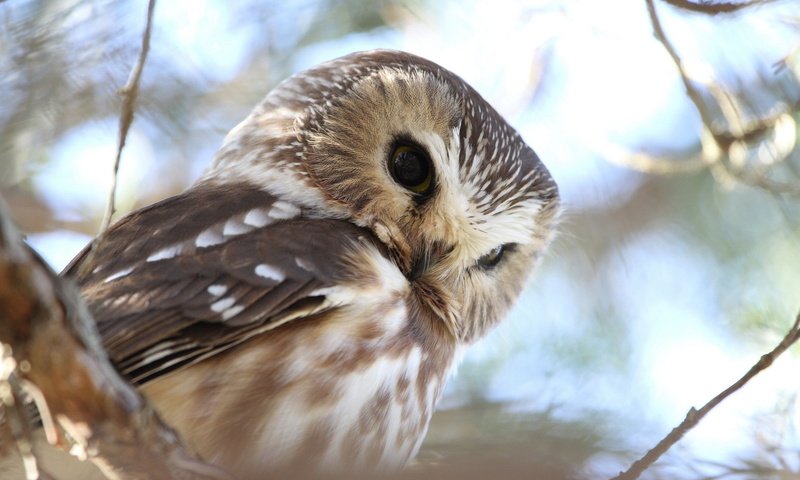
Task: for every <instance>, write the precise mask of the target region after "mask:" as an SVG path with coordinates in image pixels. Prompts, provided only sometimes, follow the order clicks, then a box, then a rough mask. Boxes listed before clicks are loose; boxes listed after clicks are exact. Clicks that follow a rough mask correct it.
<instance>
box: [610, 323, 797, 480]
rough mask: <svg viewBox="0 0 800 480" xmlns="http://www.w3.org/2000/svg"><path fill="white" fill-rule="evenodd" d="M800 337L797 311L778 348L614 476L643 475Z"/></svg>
mask: <svg viewBox="0 0 800 480" xmlns="http://www.w3.org/2000/svg"><path fill="white" fill-rule="evenodd" d="M798 339H800V314H798V315H797V318H795V321H794V324H793V325H792V327H791V328H790V329H789V331H788V332H787V333H786V335H785V336H784V337H783V340H781V342H780V343H779V344H778V345H777V346H776V347H775V348H773V349H772V351H770V352H769V353H766V354H764V355H762V356H761V358H760V359H759V360H758V362H756V364H755V365H753V366H752V367H751V368H750V370H748V371H747V373H746V374H744V376H742V378H740V379H739V380H737V381H736V382H735V383H734V384H733V385H731V386H730V387H728V388H726V389H725V390H723V391H722V392H720V393H719V394H718V395H717V396H716V397H714V398H712V399H711V400H709V401H708V403H706V404H705V405H703V407H702V408H701V409H700V410H696V409H695V408H694V407H692V408H691V409H689V412H688V413H687V414H686V418H684V419H683V421H682V422H681V423H680V425H678V426H677V427H675V428H673V429H672V431H671V432H669V434H667V436H666V437H664V438H663V439H662V440H661V441H660V442H658V444H657V445H656V446H655V447H653V448H652V449H650V451H648V452H647V453H646V454H645V455H644V456H643V457H642V458H640V459H639V460H637V461H636V462H634V463H633V465H631V467H630V468H629V469H628V470H626V471H624V472H621V473H620V474H619V475H617V476H616V477H614V478H613V479H612V480H634V479H636V478H639V475H641V474H642V473H643V472H644V471H645V470H646V469H647V468H649V467H650V465H652V464H653V463H655V462H656V461H657V460H658V459H659V458H661V456H662V455H664V454H665V453H666V452H667V451H668V450H669V449H670V448H671V447H672V446H673V445H675V444H676V443H677V442H678V440H680V439H681V437H683V436H684V435H685V434H686V433H687V432H688V431H689V430H691V429H692V428H694V427H695V426H696V425H697V424H698V423H699V422H700V420H702V419H703V417H705V416H706V414H708V412H710V411H711V410H712V409H714V408H715V407H716V406H717V405H719V404H720V403H721V402H722V401H723V400H725V399H726V398H728V396H730V395H731V394H732V393H734V392H736V391H737V390H739V389H740V388H742V387H743V386H744V385H745V384H746V383H747V382H749V381H750V380H751V379H752V378H753V377H755V376H756V375H758V374H759V373H761V372H762V371H764V370H766V369H767V368H769V367H770V366H771V365H772V363H773V362H774V361H775V359H776V358H778V357H779V356H780V355H781V354H782V353H783V352H785V351H786V350H787V349H788V348H789V347H790V346H792V344H794V343H795V342H797V340H798Z"/></svg>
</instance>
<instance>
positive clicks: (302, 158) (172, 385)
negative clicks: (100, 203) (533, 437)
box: [66, 51, 558, 472]
mask: <svg viewBox="0 0 800 480" xmlns="http://www.w3.org/2000/svg"><path fill="white" fill-rule="evenodd" d="M557 209H558V191H557V188H556V185H555V183H554V182H553V181H552V179H551V177H550V175H549V174H548V172H547V170H546V168H545V167H544V166H543V165H542V163H541V162H540V161H539V159H538V158H537V157H536V155H535V153H534V152H533V150H531V149H530V148H529V147H528V146H527V145H526V144H525V143H524V142H523V140H522V139H521V138H520V136H519V135H518V134H517V133H516V132H515V131H514V130H513V129H512V128H511V127H510V126H509V125H508V124H507V123H506V122H505V121H504V120H503V119H502V118H501V117H500V115H499V114H497V112H495V111H494V110H493V109H492V108H491V106H489V105H488V104H487V103H486V102H485V101H484V100H483V99H482V98H481V97H480V96H479V95H478V94H477V93H476V92H475V91H474V90H473V89H472V88H470V87H469V86H468V85H467V84H466V83H464V82H463V81H462V80H461V79H460V78H458V77H457V76H455V75H454V74H452V73H450V72H448V71H446V70H444V69H442V68H441V67H439V66H437V65H435V64H433V63H431V62H429V61H427V60H424V59H421V58H419V57H415V56H413V55H409V54H406V53H402V52H393V51H374V52H364V53H357V54H353V55H349V56H347V57H343V58H340V59H337V60H334V61H332V62H329V63H327V64H323V65H321V66H319V67H316V68H314V69H312V70H309V71H307V72H303V73H300V74H298V75H295V76H293V77H291V78H289V79H288V80H286V81H285V82H284V83H282V84H281V85H279V86H278V87H277V88H276V89H275V90H273V92H271V93H270V94H269V95H268V96H267V98H266V99H265V100H264V102H263V103H262V104H261V105H259V106H257V107H256V109H255V110H254V111H253V113H252V114H251V115H250V116H249V117H248V118H247V119H245V120H244V121H243V122H242V123H241V124H240V125H239V126H237V127H236V128H235V129H234V130H233V131H231V133H230V134H229V135H228V137H227V138H226V140H225V142H224V144H223V146H222V148H221V149H220V151H219V152H218V154H217V156H216V158H215V161H214V163H213V165H212V167H211V168H210V169H209V170H208V172H207V173H206V174H205V175H204V176H203V178H201V179H200V180H199V181H198V182H197V183H196V184H195V185H194V186H192V187H190V188H189V189H188V190H186V191H185V192H184V193H182V194H180V195H178V196H175V197H172V198H169V199H167V200H164V201H162V202H160V203H157V204H155V205H152V206H150V207H147V208H145V209H142V210H140V211H138V212H134V213H132V214H131V215H129V216H128V217H126V218H124V219H123V220H121V221H120V222H118V223H117V224H116V225H114V226H113V227H112V228H111V229H110V230H109V231H108V232H107V233H106V234H104V235H103V236H102V237H101V238H100V239H99V240H98V241H97V242H96V243H97V245H95V247H94V248H87V250H85V251H84V252H83V253H82V254H81V255H79V256H78V258H76V260H75V261H74V262H73V263H72V265H70V267H68V269H67V271H66V275H68V276H71V277H74V278H75V279H76V280H77V281H78V283H79V285H80V286H81V289H82V292H83V294H84V296H85V297H86V299H87V301H88V303H89V307H90V309H91V311H92V312H93V314H94V315H95V318H96V319H97V322H98V326H99V330H100V332H101V335H102V337H103V342H104V345H105V347H106V349H107V351H108V353H109V355H110V357H111V359H112V360H113V361H114V363H115V365H116V366H117V368H118V369H119V370H120V371H121V372H122V373H123V374H125V375H126V376H127V377H128V378H129V379H131V381H133V382H135V383H137V384H140V385H141V388H142V390H143V391H144V393H145V394H146V395H147V396H148V397H149V398H150V399H151V401H152V402H153V403H154V405H155V407H156V408H157V409H158V410H159V411H160V412H161V413H162V415H164V417H165V418H166V419H167V421H169V422H170V423H171V424H172V425H173V426H175V427H176V428H177V429H178V430H179V431H180V432H181V433H182V434H183V435H184V436H185V437H186V438H187V440H188V441H189V443H190V444H191V445H192V446H193V447H195V448H196V449H198V450H199V451H200V452H201V453H202V454H203V456H204V457H205V458H206V459H207V460H209V461H212V462H216V463H219V464H221V465H223V466H226V467H228V468H230V469H232V470H235V471H240V472H259V471H263V470H264V469H276V468H303V469H320V468H334V469H358V468H377V469H391V468H397V467H400V466H402V465H403V464H405V463H406V462H407V461H408V460H409V459H410V458H412V457H413V455H414V454H415V453H416V451H417V449H418V448H419V445H420V443H421V441H422V439H423V437H424V434H425V431H426V428H427V425H428V421H429V420H430V416H431V414H432V412H433V409H434V407H435V404H436V401H437V400H438V398H439V396H440V394H441V391H442V388H443V386H444V382H445V379H446V377H447V375H448V374H449V373H450V372H451V370H452V369H453V367H454V364H455V363H456V361H457V357H458V354H459V352H460V351H461V350H462V349H463V347H465V346H467V345H469V344H470V343H472V342H473V341H475V340H477V339H478V338H480V337H481V336H483V335H484V334H485V333H486V332H487V331H488V329H490V328H491V327H492V326H494V325H496V324H497V322H499V321H500V320H501V318H502V316H503V314H504V313H505V311H506V310H507V309H508V308H509V306H510V305H511V304H512V302H513V301H514V299H515V298H516V297H517V295H518V294H519V292H520V290H521V289H522V286H523V284H524V281H525V279H526V278H527V276H528V274H529V272H530V271H531V269H532V266H533V264H534V262H535V260H536V258H537V257H538V256H539V254H540V253H541V251H542V250H543V249H544V247H545V246H546V244H547V242H548V241H549V238H550V234H551V231H552V227H553V224H554V221H555V218H556V216H557Z"/></svg>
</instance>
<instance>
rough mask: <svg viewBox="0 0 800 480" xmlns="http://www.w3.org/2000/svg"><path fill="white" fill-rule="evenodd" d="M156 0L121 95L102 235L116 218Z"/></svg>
mask: <svg viewBox="0 0 800 480" xmlns="http://www.w3.org/2000/svg"><path fill="white" fill-rule="evenodd" d="M155 6H156V0H150V1H149V2H148V4H147V23H146V24H145V27H144V33H142V47H141V49H140V50H139V58H138V60H137V61H136V64H135V65H134V66H133V70H131V74H130V76H129V77H128V82H127V83H126V84H125V86H124V87H122V89H120V91H119V94H120V95H121V96H122V97H123V98H122V111H121V112H120V115H119V139H118V142H119V143H118V145H117V156H116V158H115V159H114V173H113V176H112V177H111V191H110V192H109V194H108V205H107V206H106V213H105V215H104V216H103V223H102V224H101V226H100V233H103V232H105V231H106V229H108V227H109V225H111V217H113V216H114V211H115V209H116V198H115V197H116V194H117V177H118V176H119V164H120V160H121V159H122V149H123V148H125V141H126V140H127V138H128V130H130V128H131V124H132V123H133V114H134V112H135V110H136V99H137V98H138V96H139V82H140V80H141V78H142V70H144V63H145V62H146V61H147V54H148V52H149V51H150V32H151V30H152V26H153V11H154V10H155Z"/></svg>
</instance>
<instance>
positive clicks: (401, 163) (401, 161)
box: [394, 151, 429, 187]
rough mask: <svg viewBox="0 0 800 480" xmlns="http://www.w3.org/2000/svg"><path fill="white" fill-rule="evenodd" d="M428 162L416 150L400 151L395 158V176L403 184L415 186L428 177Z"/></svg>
mask: <svg viewBox="0 0 800 480" xmlns="http://www.w3.org/2000/svg"><path fill="white" fill-rule="evenodd" d="M428 169H429V166H428V162H426V161H425V159H424V158H423V157H422V155H420V154H419V153H417V152H415V151H407V152H400V153H399V154H397V156H396V157H395V159H394V176H395V177H396V178H397V181H398V182H400V183H402V184H403V185H406V186H410V187H414V186H417V185H420V184H421V183H423V182H425V180H426V179H427V178H428Z"/></svg>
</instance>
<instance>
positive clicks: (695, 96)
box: [647, 0, 714, 128]
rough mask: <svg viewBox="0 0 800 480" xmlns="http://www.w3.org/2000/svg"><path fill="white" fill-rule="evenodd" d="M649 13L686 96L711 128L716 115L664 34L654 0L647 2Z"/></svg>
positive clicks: (657, 35) (656, 33)
mask: <svg viewBox="0 0 800 480" xmlns="http://www.w3.org/2000/svg"><path fill="white" fill-rule="evenodd" d="M647 12H648V13H649V14H650V23H652V25H653V33H654V34H655V36H656V39H658V41H659V42H661V44H662V45H663V46H664V49H665V50H666V51H667V53H668V54H669V56H670V57H671V58H672V61H673V62H674V63H675V66H676V67H678V71H679V72H680V74H681V81H682V82H683V86H684V88H685V89H686V95H688V96H689V99H690V100H691V101H692V103H694V105H695V108H697V112H698V113H699V114H700V119H701V120H702V121H703V123H704V124H706V126H708V127H709V128H711V126H712V125H713V122H714V115H712V113H711V112H710V111H709V110H708V108H707V107H706V104H705V102H704V101H703V96H702V94H701V93H700V90H698V89H697V88H696V87H695V86H694V85H693V84H692V82H691V80H689V78H690V77H691V75H690V74H689V72H688V71H687V70H686V65H685V64H684V63H683V60H681V57H680V55H678V52H677V50H675V47H674V46H673V45H672V42H670V41H669V39H668V38H667V35H666V34H665V33H664V29H663V27H662V26H661V20H660V19H659V18H658V13H657V12H656V6H655V2H654V0H647Z"/></svg>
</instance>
